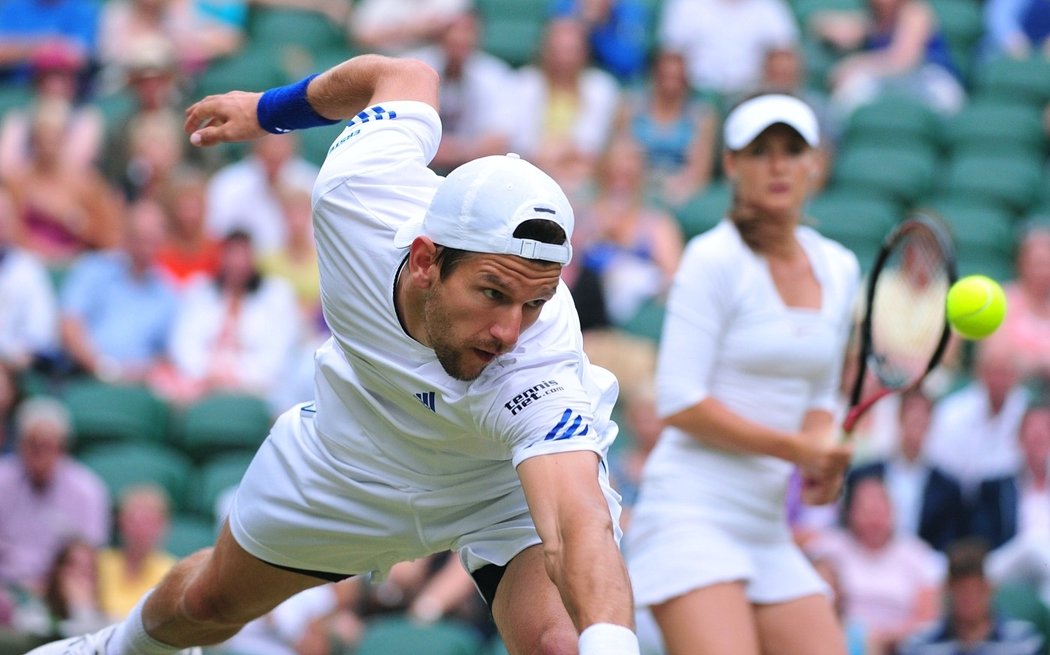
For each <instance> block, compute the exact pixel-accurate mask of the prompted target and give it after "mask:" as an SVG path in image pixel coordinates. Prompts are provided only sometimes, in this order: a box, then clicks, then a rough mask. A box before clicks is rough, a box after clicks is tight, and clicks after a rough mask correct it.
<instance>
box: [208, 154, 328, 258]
mask: <svg viewBox="0 0 1050 655" xmlns="http://www.w3.org/2000/svg"><path fill="white" fill-rule="evenodd" d="M297 150H298V141H297V140H296V137H295V136H294V135H292V134H268V135H266V136H263V137H261V138H259V139H256V140H255V141H253V142H252V154H251V155H250V156H248V157H246V158H244V159H243V160H241V161H239V162H237V163H235V164H230V165H229V166H226V167H225V168H222V169H220V170H219V171H217V172H216V173H215V174H214V175H213V176H212V178H211V182H210V183H209V184H208V198H207V208H208V218H207V227H208V231H209V232H210V233H211V234H212V236H216V237H222V236H224V235H226V234H229V233H230V232H232V231H233V230H243V231H245V232H247V233H248V234H250V235H251V237H252V243H253V244H254V245H255V248H256V249H257V250H259V251H260V252H270V251H273V250H278V249H280V248H283V247H284V246H285V244H286V240H287V235H286V234H285V225H284V216H283V211H282V209H281V202H280V197H279V190H280V189H281V188H299V189H305V190H307V191H310V190H312V189H313V185H314V179H316V178H317V171H318V169H317V167H316V166H314V165H313V164H311V163H309V162H307V161H306V160H305V159H303V158H301V157H300V156H299V155H298V154H297Z"/></svg>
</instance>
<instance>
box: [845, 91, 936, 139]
mask: <svg viewBox="0 0 1050 655" xmlns="http://www.w3.org/2000/svg"><path fill="white" fill-rule="evenodd" d="M939 139H940V123H939V120H938V118H937V115H936V114H934V113H933V111H932V110H931V109H930V108H929V107H927V106H926V105H924V104H923V103H921V102H919V101H918V100H915V99H913V98H909V97H906V96H899V95H887V96H885V97H883V98H880V99H879V100H876V101H875V102H873V103H871V104H867V105H863V106H861V107H859V108H857V110H856V111H854V112H853V113H852V114H851V115H850V117H849V120H848V122H847V124H846V130H845V136H844V141H845V143H846V145H847V147H849V148H854V147H859V146H873V145H884V146H899V147H918V146H922V145H925V146H926V147H927V148H928V149H929V151H930V153H933V152H934V151H935V150H936V148H937V147H938V142H939Z"/></svg>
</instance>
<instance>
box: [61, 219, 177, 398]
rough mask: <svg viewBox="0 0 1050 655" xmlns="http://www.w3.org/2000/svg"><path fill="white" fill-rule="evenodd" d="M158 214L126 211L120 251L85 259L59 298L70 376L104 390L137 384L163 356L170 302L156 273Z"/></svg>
mask: <svg viewBox="0 0 1050 655" xmlns="http://www.w3.org/2000/svg"><path fill="white" fill-rule="evenodd" d="M165 220H166V219H165V216H164V211H163V209H161V207H160V206H159V205H158V204H157V203H156V202H154V201H141V202H138V203H135V205H133V206H132V207H131V210H130V212H129V216H128V231H127V236H126V239H125V242H124V247H123V249H121V250H113V251H107V252H103V253H95V254H90V255H86V256H84V257H83V258H81V259H80V260H79V261H78V262H77V263H76V265H75V266H74V267H73V268H72V269H71V270H70V272H69V275H68V277H67V278H66V280H65V282H64V284H63V286H62V290H61V301H62V303H61V304H62V307H61V311H62V316H61V319H60V325H61V332H62V342H63V345H64V347H65V350H66V352H67V354H68V355H69V357H70V358H71V360H72V361H71V363H72V366H73V369H74V371H75V372H84V373H87V374H89V375H94V376H96V377H98V378H99V379H102V380H105V381H108V382H141V381H143V380H145V379H146V377H147V376H148V375H149V374H150V372H151V371H152V370H153V369H154V367H156V366H157V364H158V362H159V360H160V359H161V358H162V357H163V356H164V349H165V346H166V344H167V341H168V334H169V331H170V329H171V328H170V326H171V323H172V321H173V320H174V317H175V311H176V296H175V291H174V289H173V288H172V286H171V284H170V283H169V282H168V281H167V279H166V278H165V277H164V275H163V274H162V273H161V271H160V269H159V268H158V267H157V265H156V256H157V250H158V249H159V248H160V246H161V244H163V242H164V229H165Z"/></svg>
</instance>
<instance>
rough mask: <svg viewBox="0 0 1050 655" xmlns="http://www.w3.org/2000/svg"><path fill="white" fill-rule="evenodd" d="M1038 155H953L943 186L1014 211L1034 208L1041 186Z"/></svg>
mask: <svg viewBox="0 0 1050 655" xmlns="http://www.w3.org/2000/svg"><path fill="white" fill-rule="evenodd" d="M1041 174H1042V173H1041V171H1040V162H1039V160H1038V159H1033V158H1027V157H1021V156H1018V155H1017V154H1016V153H1015V154H1001V153H983V152H974V151H968V152H963V153H960V154H959V155H958V156H955V157H952V158H951V160H950V161H949V162H948V168H947V170H946V171H945V177H944V183H943V185H942V190H943V191H944V192H946V193H948V194H951V195H955V196H968V197H970V198H972V199H973V200H978V201H980V200H983V201H987V202H993V203H997V204H999V205H1001V206H1002V207H1004V208H1005V209H1007V210H1008V211H1009V212H1011V213H1012V214H1014V215H1020V214H1023V213H1025V212H1027V211H1028V210H1030V209H1031V208H1033V207H1034V206H1035V205H1036V203H1037V202H1038V201H1039V197H1040V194H1041V193H1042V189H1041V188H1040V184H1041V182H1042V180H1041Z"/></svg>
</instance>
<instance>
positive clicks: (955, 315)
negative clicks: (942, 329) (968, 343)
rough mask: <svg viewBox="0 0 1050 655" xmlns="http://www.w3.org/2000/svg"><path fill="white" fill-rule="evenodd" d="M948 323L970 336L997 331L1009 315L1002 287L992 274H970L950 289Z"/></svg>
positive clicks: (971, 337)
mask: <svg viewBox="0 0 1050 655" xmlns="http://www.w3.org/2000/svg"><path fill="white" fill-rule="evenodd" d="M945 312H946V313H947V317H948V323H949V324H950V325H951V326H952V328H954V329H955V331H956V332H958V333H959V334H960V335H961V336H963V337H966V338H967V339H974V340H976V339H983V338H985V337H987V336H988V335H990V334H991V333H992V332H995V331H996V330H997V329H998V328H999V325H1000V324H1002V322H1003V318H1004V317H1005V316H1006V296H1005V295H1004V294H1003V288H1002V287H1001V286H999V284H998V283H997V282H996V281H995V280H993V279H992V278H990V277H986V276H984V275H968V276H966V277H964V278H962V279H960V280H959V281H958V282H956V283H955V284H953V285H952V288H951V289H948V298H947V299H946V301H945Z"/></svg>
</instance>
